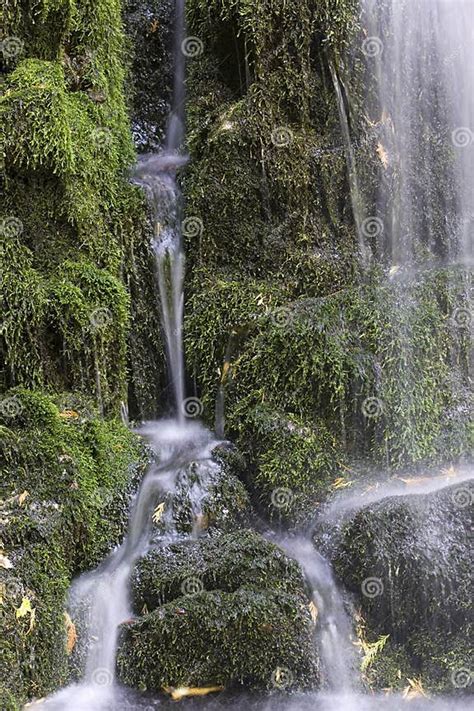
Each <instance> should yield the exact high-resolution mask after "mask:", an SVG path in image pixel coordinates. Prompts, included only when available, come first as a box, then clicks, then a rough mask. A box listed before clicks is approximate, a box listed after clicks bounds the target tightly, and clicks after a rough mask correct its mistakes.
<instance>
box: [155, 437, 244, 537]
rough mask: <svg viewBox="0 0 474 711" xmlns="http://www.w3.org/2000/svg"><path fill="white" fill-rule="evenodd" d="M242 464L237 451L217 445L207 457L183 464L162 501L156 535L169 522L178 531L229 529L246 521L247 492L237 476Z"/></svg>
mask: <svg viewBox="0 0 474 711" xmlns="http://www.w3.org/2000/svg"><path fill="white" fill-rule="evenodd" d="M242 466H243V463H242V460H241V458H240V455H238V453H237V452H234V451H231V450H228V449H226V448H225V447H218V448H216V449H215V450H214V451H213V456H212V458H211V459H203V460H196V461H192V462H190V463H189V464H188V465H186V466H184V467H183V468H182V469H181V470H180V471H179V472H178V475H177V477H176V482H175V488H174V491H173V492H172V493H171V494H169V495H168V496H167V498H166V500H165V502H164V504H165V513H164V515H163V518H162V519H160V520H159V521H158V522H157V528H156V531H157V533H158V535H160V534H161V533H162V532H163V531H164V530H166V527H167V525H169V526H170V527H171V528H172V530H176V531H177V532H178V533H190V532H191V531H193V530H194V532H196V533H205V532H206V531H219V532H224V531H232V530H235V529H236V528H240V527H242V526H246V525H248V524H249V523H250V519H251V516H252V508H251V505H250V500H249V496H248V493H247V491H246V489H245V486H244V485H243V483H242V481H240V479H239V478H238V476H237V475H240V474H241V469H240V467H242Z"/></svg>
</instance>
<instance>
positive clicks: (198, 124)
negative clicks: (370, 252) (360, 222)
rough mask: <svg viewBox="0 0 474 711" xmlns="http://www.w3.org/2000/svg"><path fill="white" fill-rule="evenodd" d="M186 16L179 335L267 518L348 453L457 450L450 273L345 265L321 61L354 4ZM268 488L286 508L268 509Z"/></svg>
mask: <svg viewBox="0 0 474 711" xmlns="http://www.w3.org/2000/svg"><path fill="white" fill-rule="evenodd" d="M188 15H189V28H188V33H189V34H190V35H195V36H196V37H198V38H199V40H200V41H201V43H202V47H201V50H202V51H201V52H200V54H199V53H198V56H195V57H193V58H191V59H190V60H189V81H188V84H189V89H190V99H189V108H188V136H189V150H190V153H191V157H192V161H191V166H190V169H189V171H188V172H187V174H186V176H185V178H184V181H183V183H184V189H185V194H186V197H187V216H188V218H189V223H185V234H186V235H187V253H188V261H189V262H190V270H189V278H188V286H187V294H188V303H187V310H186V313H187V316H186V328H185V339H186V349H187V362H188V365H189V368H190V370H191V375H192V378H193V381H194V382H195V383H196V385H197V389H198V393H199V395H200V397H201V398H202V400H203V403H204V406H205V414H206V416H207V417H208V418H209V420H211V419H212V417H213V411H214V402H215V397H216V394H217V392H218V391H219V390H220V392H221V395H222V392H224V393H225V397H226V416H227V430H226V433H227V434H228V435H229V436H230V437H231V438H233V439H235V441H237V442H238V444H239V446H240V447H241V449H242V450H243V451H244V453H245V454H246V455H247V456H248V459H249V462H250V464H251V465H252V466H253V474H252V475H251V476H250V477H249V484H250V485H251V487H252V488H253V490H254V491H255V492H256V493H257V494H258V496H259V498H260V500H261V501H262V503H263V504H264V506H265V507H266V511H267V513H271V514H275V513H276V514H277V515H278V516H280V515H281V514H282V513H286V514H294V513H295V512H297V511H301V508H302V506H305V507H306V508H308V509H309V508H312V507H313V505H314V503H317V502H318V501H319V500H320V499H321V496H322V495H324V492H325V490H327V486H328V483H329V482H330V481H331V480H332V479H333V478H334V474H335V473H336V472H338V471H339V472H340V471H341V465H343V464H345V463H347V460H350V459H353V458H359V457H363V458H369V459H371V460H375V461H377V462H378V463H379V464H383V465H385V466H387V465H388V466H389V467H398V466H402V465H407V464H411V463H416V462H421V461H439V460H443V459H448V460H451V459H454V460H456V459H457V458H459V457H462V456H463V455H464V454H466V453H468V452H469V451H470V447H471V446H472V428H471V430H469V428H468V425H466V424H465V423H466V422H467V420H468V418H467V417H466V413H467V412H468V410H469V406H470V404H469V403H470V402H471V403H472V395H470V394H469V377H470V367H471V366H470V365H469V357H468V352H469V339H470V332H469V326H467V327H465V326H464V325H463V324H462V318H458V313H461V312H462V311H463V310H465V309H466V308H467V306H468V305H467V302H466V296H465V294H466V284H465V282H464V281H463V278H462V276H459V275H458V274H457V273H456V271H455V270H452V271H450V270H442V269H432V270H429V269H427V270H425V271H423V272H422V273H418V274H416V276H415V277H413V275H411V276H410V275H407V274H404V273H403V270H402V271H401V272H400V273H398V272H395V273H391V274H390V275H389V274H388V273H386V272H385V271H384V269H383V268H382V265H379V266H375V265H374V266H373V267H372V268H371V269H370V270H369V271H368V272H366V273H364V274H363V273H362V271H361V269H360V265H359V262H358V259H357V252H358V241H357V236H356V229H355V226H354V221H353V217H352V210H351V201H350V190H349V182H348V179H347V165H346V159H345V152H344V141H343V138H342V135H341V131H340V128H339V115H338V110H337V104H336V99H335V91H334V87H333V84H332V80H331V71H330V65H332V66H333V67H335V68H336V69H337V67H338V66H339V64H340V62H341V56H342V53H343V51H344V47H345V44H347V42H349V41H350V39H351V37H352V36H353V35H354V33H356V32H358V31H359V30H358V24H357V19H356V14H355V4H354V3H351V2H332V3H313V2H310V1H308V2H303V3H301V2H298V3H296V2H295V3H292V2H290V3H288V2H285V3H283V2H281V3H274V2H272V3H266V2H263V1H262V2H258V3H254V2H252V3H247V2H244V1H242V2H237V3H235V2H232V3H231V2H229V3H227V2H219V3H217V2H216V3H210V4H209V3H207V2H206V3H201V2H199V0H196V1H194V2H190V3H189V13H188ZM364 145H365V149H364V150H366V152H367V151H369V148H367V146H369V147H370V146H372V148H373V150H372V152H371V153H370V151H369V153H368V154H367V155H366V156H365V161H366V164H367V170H368V171H369V172H370V169H371V166H372V167H373V165H372V164H375V162H376V161H379V159H378V157H377V154H376V145H375V144H373V145H372V143H370V141H369V140H368V141H367V142H366V143H365V144H364ZM379 162H380V161H379ZM375 172H376V171H375ZM364 187H366V188H367V189H368V190H369V189H374V182H373V176H372V178H370V179H367V181H366V184H365V185H364ZM282 453H283V455H282ZM275 488H279V489H281V488H283V489H285V490H290V495H289V498H290V499H291V504H290V505H287V506H285V507H284V508H283V509H282V508H279V507H277V510H275V506H274V505H273V504H272V494H273V492H274V490H275ZM287 494H288V491H287ZM287 498H288V497H287Z"/></svg>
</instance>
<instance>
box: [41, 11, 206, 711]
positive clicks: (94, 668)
mask: <svg viewBox="0 0 474 711" xmlns="http://www.w3.org/2000/svg"><path fill="white" fill-rule="evenodd" d="M175 24H176V27H175V51H174V59H175V72H174V95H173V102H172V111H171V115H170V119H169V122H168V129H167V135H166V142H165V150H164V151H163V152H162V153H160V154H157V155H154V154H153V155H147V156H143V157H142V158H141V159H140V161H139V164H138V166H137V168H136V170H135V172H134V175H133V181H134V182H135V183H136V184H138V185H140V186H142V187H143V188H144V189H145V191H146V193H147V195H148V198H149V202H150V208H151V211H152V219H153V221H154V242H153V248H154V252H155V256H156V275H157V282H158V288H159V294H160V307H161V316H162V324H163V331H164V336H165V342H166V351H167V356H168V365H169V373H170V380H171V382H172V386H173V390H174V398H175V403H174V404H175V408H176V419H175V420H169V421H162V422H150V423H147V424H146V425H145V426H144V427H143V428H142V429H141V431H140V433H141V434H142V435H144V436H145V437H147V438H148V439H149V440H150V441H151V444H152V446H153V448H154V450H155V452H156V455H157V458H158V461H157V464H155V465H152V466H151V467H150V468H149V471H148V472H147V474H146V476H145V479H144V480H143V482H142V485H141V487H140V489H139V492H138V494H137V497H136V500H135V503H134V505H133V507H132V511H131V515H130V521H129V530H128V535H127V537H126V538H125V540H124V542H123V543H122V545H121V546H120V547H119V548H118V549H117V550H116V551H115V552H113V553H112V554H111V555H110V556H109V558H108V559H107V560H106V561H105V562H104V563H103V564H102V565H101V566H100V567H99V568H98V569H97V570H95V571H93V572H91V573H88V574H86V575H84V576H82V577H81V578H79V580H78V581H76V582H75V583H74V585H73V586H72V589H71V594H70V604H71V608H72V609H73V610H77V611H80V610H81V609H82V610H84V609H88V610H89V619H88V624H87V625H86V626H87V630H86V634H87V636H88V645H87V647H88V653H87V661H86V668H85V675H84V680H83V682H82V683H81V684H79V685H73V686H70V687H68V688H66V689H64V690H62V691H60V692H59V693H58V694H56V695H55V696H53V697H52V698H51V699H49V700H47V701H46V702H45V703H44V704H42V707H43V708H45V709H58V710H59V709H68V711H86V709H87V711H99V710H101V709H113V708H115V707H116V705H117V704H116V688H115V660H116V651H117V641H118V634H119V627H120V624H122V623H123V622H124V621H126V620H127V619H130V618H131V617H132V614H133V613H132V610H131V606H130V602H129V580H130V576H131V573H132V570H133V567H134V565H135V563H136V562H137V560H138V559H139V558H140V557H141V556H143V555H144V554H145V553H146V550H147V548H148V545H149V539H150V533H151V524H152V512H153V509H154V507H155V506H156V503H157V501H158V497H159V496H160V494H161V495H163V494H164V493H166V492H169V491H173V490H174V488H175V482H176V478H177V476H178V474H179V473H180V472H181V471H182V469H183V467H185V466H186V465H187V464H189V463H190V462H192V461H194V460H202V459H210V457H211V449H212V448H213V447H214V446H215V445H216V444H217V441H216V440H215V439H214V438H213V436H212V435H211V434H210V433H209V432H208V431H207V430H206V429H205V428H203V427H202V426H200V425H199V424H195V423H194V424H191V423H186V422H184V414H185V413H184V406H183V403H184V358H183V345H182V340H183V337H182V323H183V302H184V297H183V279H184V253H183V249H182V240H181V208H182V206H181V192H180V189H179V186H178V183H177V180H176V171H177V169H178V168H179V167H181V166H183V165H184V164H185V163H186V162H187V157H186V156H184V155H182V154H181V153H180V150H181V149H182V143H183V138H184V102H185V58H184V53H183V52H182V49H181V46H182V42H183V40H184V36H185V17H184V0H176V23H175ZM204 485H205V482H204ZM204 495H205V491H203V490H202V484H195V485H194V487H193V489H192V490H191V491H190V497H191V500H192V505H193V510H194V509H196V511H198V510H199V505H200V502H201V500H202V498H203V497H204ZM174 534H176V531H175V530H174V528H173V526H171V528H169V530H168V531H167V536H168V537H173V535H174Z"/></svg>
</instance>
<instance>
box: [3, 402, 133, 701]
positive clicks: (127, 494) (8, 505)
mask: <svg viewBox="0 0 474 711" xmlns="http://www.w3.org/2000/svg"><path fill="white" fill-rule="evenodd" d="M0 403H1V406H0V409H1V412H2V417H1V434H2V438H1V445H2V465H3V473H4V474H5V476H4V477H2V481H1V532H0V540H1V546H2V555H4V556H5V559H6V561H7V562H6V565H5V566H2V568H1V613H2V616H1V621H2V647H3V649H2V665H4V666H3V667H2V678H3V679H4V681H5V683H6V685H7V687H8V689H9V693H11V694H12V696H13V697H15V698H16V699H18V701H19V702H23V701H25V700H26V699H27V698H31V697H33V696H35V697H40V696H43V695H44V694H46V693H47V692H49V691H52V690H54V689H56V688H57V687H59V686H61V685H63V684H64V683H66V682H67V680H68V678H69V660H68V654H67V647H66V640H67V624H66V623H67V618H66V617H65V606H66V596H67V591H68V588H69V585H70V583H71V579H72V577H73V576H75V575H77V574H78V573H80V572H82V571H84V570H85V569H88V568H90V567H93V566H94V565H96V564H97V563H98V562H99V561H100V560H101V559H102V558H103V556H104V555H105V554H106V553H107V552H109V551H110V550H111V548H112V547H113V546H114V545H116V544H117V543H118V541H119V540H120V538H121V537H122V535H123V533H124V530H125V524H126V520H127V513H128V507H129V503H130V498H131V495H132V491H133V489H134V487H135V486H136V483H137V478H138V476H139V474H140V472H141V471H143V466H144V458H143V455H142V454H141V451H142V450H141V447H140V445H139V443H138V441H137V439H136V437H135V436H134V435H132V433H130V432H129V431H128V430H127V429H126V428H124V427H123V425H122V424H120V423H118V422H116V421H108V422H105V421H102V420H100V419H99V418H98V414H97V412H96V411H94V409H93V407H92V406H91V404H90V402H87V401H86V402H84V400H80V399H78V398H77V396H64V395H63V396H62V397H61V398H59V397H58V398H56V401H55V400H54V399H53V398H52V397H47V396H44V395H42V394H39V393H35V392H31V391H26V390H19V389H18V390H15V391H10V392H9V393H8V394H7V395H6V396H4V397H3V398H2V400H1V401H0ZM140 461H141V462H142V465H143V466H142V465H140V464H139V462H140ZM19 610H22V611H23V612H19Z"/></svg>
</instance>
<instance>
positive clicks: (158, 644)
mask: <svg viewBox="0 0 474 711" xmlns="http://www.w3.org/2000/svg"><path fill="white" fill-rule="evenodd" d="M310 630H311V623H310V617H309V610H308V608H307V606H306V605H305V604H304V603H303V602H302V600H301V599H300V598H298V597H295V596H293V595H288V594H285V593H281V592H275V591H270V590H267V591H265V592H261V591H256V590H250V589H240V590H238V591H237V592H234V593H225V592H218V591H215V592H204V593H198V594H196V595H193V596H188V597H186V598H180V599H179V600H177V601H175V602H173V603H169V604H168V605H164V606H163V607H161V608H158V609H157V610H155V612H152V613H150V614H149V615H147V616H146V617H144V618H143V619H141V620H139V621H138V622H135V623H134V624H132V625H130V626H129V627H128V628H125V629H124V630H123V637H122V642H121V646H120V649H119V654H118V673H119V677H120V679H121V680H122V681H123V682H124V683H126V684H127V685H129V686H132V687H135V688H139V689H141V690H154V691H158V690H159V689H161V688H162V687H163V686H177V687H179V686H212V685H216V684H217V685H223V686H232V685H236V684H241V685H244V686H245V687H246V688H250V689H263V690H272V689H278V688H280V689H281V688H287V689H288V690H291V689H293V690H295V689H307V688H311V687H312V686H313V685H314V683H315V680H316V678H317V674H316V664H315V660H314V651H313V645H312V640H311V634H310Z"/></svg>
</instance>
